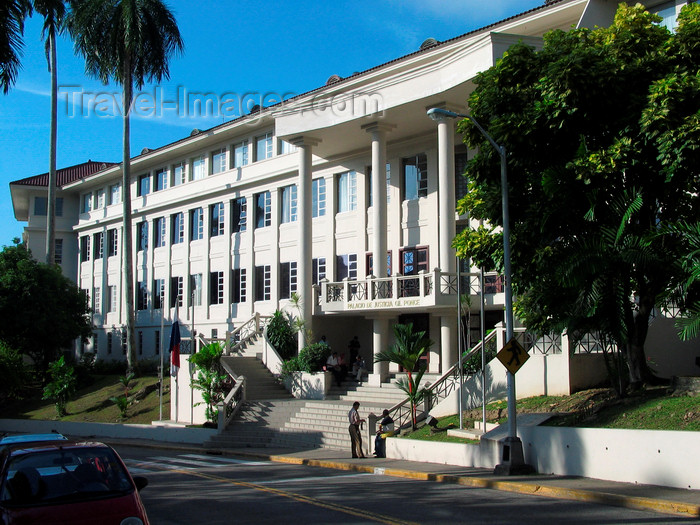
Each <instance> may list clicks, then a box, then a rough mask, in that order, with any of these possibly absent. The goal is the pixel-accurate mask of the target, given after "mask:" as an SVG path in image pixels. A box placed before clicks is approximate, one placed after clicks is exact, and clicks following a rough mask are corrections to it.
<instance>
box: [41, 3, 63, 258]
mask: <svg viewBox="0 0 700 525" xmlns="http://www.w3.org/2000/svg"><path fill="white" fill-rule="evenodd" d="M34 9H35V10H36V12H37V13H39V14H40V15H41V16H43V17H44V27H43V29H42V37H43V38H45V39H46V40H45V42H44V47H45V49H46V60H47V62H48V65H49V72H50V73H51V132H50V139H49V190H48V197H47V208H46V264H54V261H55V251H56V242H55V239H56V134H57V118H58V109H57V107H58V74H57V69H56V67H57V64H56V36H57V35H58V34H60V33H61V32H62V31H63V28H64V25H63V21H64V18H65V15H66V4H65V1H64V0H34Z"/></svg>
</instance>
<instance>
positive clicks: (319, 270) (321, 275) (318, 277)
mask: <svg viewBox="0 0 700 525" xmlns="http://www.w3.org/2000/svg"><path fill="white" fill-rule="evenodd" d="M311 273H312V276H311V278H312V281H313V283H314V284H321V281H323V280H324V279H325V278H326V258H325V257H319V258H318V259H313V260H312V266H311Z"/></svg>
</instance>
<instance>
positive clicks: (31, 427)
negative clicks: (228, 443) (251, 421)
mask: <svg viewBox="0 0 700 525" xmlns="http://www.w3.org/2000/svg"><path fill="white" fill-rule="evenodd" d="M0 431H2V432H16V433H21V434H36V433H48V432H53V431H56V432H59V433H61V434H65V435H67V436H77V437H90V438H92V437H95V438H102V439H106V438H120V439H145V440H151V441H160V442H165V443H189V444H197V445H201V444H202V443H203V442H204V441H206V440H208V439H209V438H210V437H212V436H214V435H215V434H216V433H217V430H215V429H208V428H185V427H173V426H165V425H158V424H154V425H121V424H117V423H77V422H73V421H36V420H29V419H0Z"/></svg>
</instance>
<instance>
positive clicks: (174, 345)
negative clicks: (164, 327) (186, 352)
mask: <svg viewBox="0 0 700 525" xmlns="http://www.w3.org/2000/svg"><path fill="white" fill-rule="evenodd" d="M169 350H170V373H171V374H172V375H177V371H178V369H179V368H180V323H179V322H178V319H177V309H176V310H175V318H174V319H173V328H172V330H171V331H170V347H169Z"/></svg>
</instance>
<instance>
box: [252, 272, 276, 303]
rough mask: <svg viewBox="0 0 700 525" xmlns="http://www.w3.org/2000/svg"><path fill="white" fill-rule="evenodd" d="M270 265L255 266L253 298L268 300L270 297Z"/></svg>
mask: <svg viewBox="0 0 700 525" xmlns="http://www.w3.org/2000/svg"><path fill="white" fill-rule="evenodd" d="M271 281H272V279H271V275H270V266H256V267H255V300H256V301H269V300H270V297H271Z"/></svg>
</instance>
